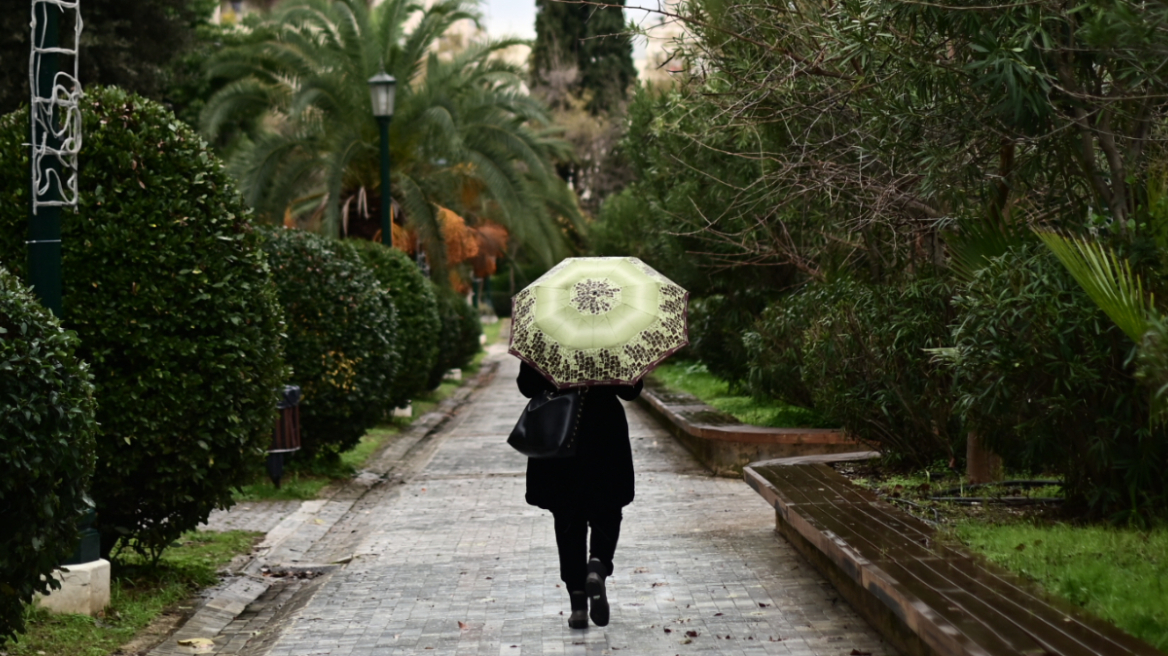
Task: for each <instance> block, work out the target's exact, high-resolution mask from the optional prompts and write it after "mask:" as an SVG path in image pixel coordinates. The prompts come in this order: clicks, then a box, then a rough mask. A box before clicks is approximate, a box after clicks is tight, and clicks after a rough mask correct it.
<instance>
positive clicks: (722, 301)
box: [687, 290, 766, 389]
mask: <svg viewBox="0 0 1168 656" xmlns="http://www.w3.org/2000/svg"><path fill="white" fill-rule="evenodd" d="M764 307H766V298H765V297H764V296H762V295H761V294H759V293H757V292H751V291H749V290H748V291H744V292H738V293H731V294H727V295H725V296H723V295H713V296H707V297H705V298H697V299H695V298H691V299H690V302H689V340H690V342H689V348H688V349H687V352H688V354H689V355H691V356H693V357H695V358H697V359H698V360H701V362H702V364H704V365H706V368H707V369H708V370H709V371H710V373H712V374H714V375H715V376H718V377H719V378H721V379H723V380H725V381H726V382H728V383H729V384H730V387H731V389H736V388H738V387H740V386H741V385H742V383H744V382H745V381H746V379H747V376H748V375H749V373H750V360H749V359H748V358H749V355H748V353H747V351H746V346H745V345H744V344H743V342H742V337H743V335H744V334H745V333H746V331H748V330H749V329H750V327H751V326H752V325H754V322H755V320H756V319H757V318H758V315H759V314H760V313H761V312H762V310H763V308H764Z"/></svg>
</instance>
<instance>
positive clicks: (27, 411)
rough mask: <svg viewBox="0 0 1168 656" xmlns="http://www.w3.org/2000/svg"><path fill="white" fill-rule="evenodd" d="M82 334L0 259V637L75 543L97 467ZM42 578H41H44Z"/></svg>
mask: <svg viewBox="0 0 1168 656" xmlns="http://www.w3.org/2000/svg"><path fill="white" fill-rule="evenodd" d="M76 350H77V337H76V335H74V334H73V333H70V332H66V331H65V330H63V329H62V328H61V326H60V323H59V322H58V321H57V319H56V318H55V317H53V315H52V314H51V313H50V312H49V311H48V310H46V309H44V308H43V307H41V306H40V305H39V304H38V303H37V302H36V300H35V299H34V298H33V297H32V294H31V293H29V291H28V290H27V289H25V288H24V286H23V285H21V283H20V281H19V280H17V278H16V276H14V275H12V274H10V273H9V272H8V271H6V270H5V269H4V268H3V267H0V471H2V472H4V474H3V476H0V526H3V527H4V530H3V531H0V643H3V642H4V639H5V638H6V637H9V636H12V635H14V634H15V633H18V632H20V631H21V630H23V628H24V609H23V604H25V603H28V602H29V601H31V600H32V597H33V594H34V593H36V592H42V593H44V592H48V591H49V588H50V586H52V587H53V588H57V587H60V583H59V582H58V581H57V580H56V579H52V578H48V577H49V575H50V574H51V573H52V571H53V569H54V568H56V567H57V565H58V564H60V563H61V562H62V561H64V560H65V558H66V557H68V556H69V554H71V553H72V552H73V550H74V549H75V548H76V546H77V519H78V518H79V517H80V515H81V514H82V513H83V512H85V511H87V510H88V508H89V504H88V502H87V500H86V498H85V490H86V488H87V487H88V485H89V481H90V477H91V476H92V475H93V453H94V439H93V436H94V433H95V431H96V430H97V423H96V422H95V421H94V409H95V408H94V402H93V384H92V383H91V382H90V380H89V371H88V367H87V366H86V364H85V363H84V362H82V361H81V359H79V358H78V357H77V355H76ZM42 577H44V578H42Z"/></svg>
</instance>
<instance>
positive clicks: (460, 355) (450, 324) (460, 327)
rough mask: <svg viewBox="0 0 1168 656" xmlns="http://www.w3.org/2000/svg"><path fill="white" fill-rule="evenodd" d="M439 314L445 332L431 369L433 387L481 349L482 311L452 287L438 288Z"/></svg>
mask: <svg viewBox="0 0 1168 656" xmlns="http://www.w3.org/2000/svg"><path fill="white" fill-rule="evenodd" d="M438 316H439V317H440V318H441V320H442V332H441V337H440V338H439V341H438V361H437V363H436V364H435V365H434V368H433V369H431V370H430V381H429V387H430V389H434V388H435V387H438V385H440V384H442V376H444V375H445V374H446V372H447V371H449V370H451V369H461V368H463V367H466V366H467V365H469V364H470V363H471V361H473V360H474V356H475V355H477V354H478V352H479V350H480V349H481V345H480V344H479V335H482V334H483V326H482V323H481V322H480V321H479V313H478V312H477V311H476V310H475V309H474V308H472V307H471V306H470V303H467V302H466V299H465V298H463V297H462V296H460V295H458V294H457V293H455V292H454V291H452V290H450V289H439V290H438Z"/></svg>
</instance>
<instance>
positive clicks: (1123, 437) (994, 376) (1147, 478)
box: [949, 247, 1168, 515]
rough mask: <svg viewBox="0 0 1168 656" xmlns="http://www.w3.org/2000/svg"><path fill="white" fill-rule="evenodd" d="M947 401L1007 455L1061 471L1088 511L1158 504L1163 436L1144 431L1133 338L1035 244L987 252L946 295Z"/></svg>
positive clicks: (1167, 458)
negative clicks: (949, 307) (994, 254)
mask: <svg viewBox="0 0 1168 656" xmlns="http://www.w3.org/2000/svg"><path fill="white" fill-rule="evenodd" d="M954 303H955V305H956V307H957V308H958V310H959V311H960V312H961V316H960V318H959V320H958V322H957V323H956V326H955V328H954V329H953V342H954V345H955V349H954V352H953V354H952V355H951V357H950V358H949V362H950V363H951V366H952V370H953V373H954V375H955V393H956V400H957V408H958V409H959V411H960V412H961V413H962V415H963V417H964V418H965V421H966V423H967V424H968V426H969V428H970V429H971V430H974V431H977V433H978V435H980V436H983V437H984V439H985V441H986V443H987V445H988V446H990V447H991V448H992V449H993V450H995V451H996V452H998V453H999V454H1001V455H1002V456H1003V457H1004V458H1005V459H1006V462H1007V463H1008V464H1013V465H1014V466H1022V467H1030V468H1033V469H1043V470H1048V471H1050V470H1053V471H1055V472H1058V473H1061V474H1063V475H1064V476H1065V482H1064V485H1063V489H1064V491H1065V494H1066V496H1067V500H1068V503H1069V505H1070V506H1071V507H1072V508H1074V509H1075V510H1086V511H1089V512H1092V513H1093V514H1095V515H1112V514H1115V513H1121V512H1123V513H1131V512H1134V513H1136V514H1140V513H1142V512H1145V511H1153V512H1155V511H1157V508H1158V509H1159V511H1161V512H1162V509H1163V508H1164V504H1165V502H1168V478H1165V476H1164V467H1165V463H1168V440H1166V439H1165V437H1166V436H1165V432H1164V429H1163V428H1157V429H1156V430H1151V429H1150V428H1149V420H1148V398H1147V392H1146V390H1144V389H1142V388H1140V387H1139V386H1138V384H1137V382H1136V380H1135V378H1134V376H1133V374H1132V368H1133V367H1132V363H1130V362H1129V358H1130V354H1131V352H1132V349H1133V347H1134V345H1133V344H1132V343H1131V341H1130V340H1129V339H1127V338H1126V337H1125V336H1124V334H1123V333H1122V332H1121V331H1120V330H1119V329H1118V328H1116V327H1115V325H1114V323H1113V322H1112V321H1111V320H1109V319H1108V318H1107V317H1106V316H1105V315H1104V314H1103V313H1102V312H1101V311H1100V310H1099V309H1098V308H1097V307H1096V306H1095V305H1094V304H1093V303H1092V302H1091V301H1090V300H1089V299H1088V298H1087V296H1086V294H1085V293H1083V291H1082V290H1081V288H1080V287H1079V286H1078V285H1077V284H1076V283H1075V281H1074V280H1073V279H1072V278H1071V276H1070V274H1069V273H1067V271H1066V269H1064V268H1063V266H1062V265H1060V264H1059V262H1058V261H1057V260H1056V259H1055V258H1054V256H1053V255H1052V254H1051V253H1049V252H1048V251H1047V250H1046V249H1043V248H1041V247H1030V248H1026V249H1022V250H1016V251H1012V252H1010V253H1008V254H1006V255H1004V256H1002V257H1000V258H996V259H994V260H992V261H991V262H990V263H989V265H988V266H986V267H985V268H983V269H982V270H981V271H979V272H978V273H977V275H976V277H975V279H974V280H973V281H972V282H971V283H970V284H969V285H968V286H967V287H966V288H965V289H964V290H962V291H961V293H960V294H958V295H957V297H956V299H955V301H954Z"/></svg>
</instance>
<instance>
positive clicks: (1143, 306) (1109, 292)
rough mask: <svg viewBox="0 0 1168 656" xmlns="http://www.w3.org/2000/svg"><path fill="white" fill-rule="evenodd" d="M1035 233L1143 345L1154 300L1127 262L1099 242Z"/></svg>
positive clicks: (1123, 328)
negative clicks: (1145, 290) (1145, 291)
mask: <svg viewBox="0 0 1168 656" xmlns="http://www.w3.org/2000/svg"><path fill="white" fill-rule="evenodd" d="M1036 232H1037V234H1038V238H1039V239H1041V240H1042V243H1044V244H1046V246H1047V248H1049V249H1050V250H1051V252H1053V253H1054V254H1055V257H1057V258H1058V259H1059V261H1060V262H1062V264H1063V266H1064V267H1066V269H1067V271H1069V272H1070V274H1071V276H1072V277H1073V278H1074V279H1075V282H1077V283H1079V286H1080V287H1082V288H1083V291H1085V292H1087V296H1089V297H1090V298H1091V300H1092V301H1094V302H1095V304H1096V305H1098V306H1099V309H1100V310H1103V313H1104V314H1106V315H1107V316H1108V317H1109V318H1111V320H1112V321H1114V322H1115V325H1116V326H1119V329H1120V330H1122V331H1123V332H1124V334H1126V335H1127V336H1128V337H1130V338H1131V339H1132V341H1133V342H1135V343H1136V344H1139V343H1141V342H1142V340H1143V338H1144V334H1145V333H1147V331H1148V327H1149V325H1150V324H1149V320H1150V317H1151V313H1152V298H1151V297H1150V295H1148V294H1145V293H1144V285H1143V281H1141V280H1140V277H1139V276H1138V275H1136V274H1134V273H1132V270H1131V265H1130V264H1129V263H1128V261H1127V260H1125V259H1121V258H1120V257H1119V256H1118V255H1116V253H1115V251H1113V250H1112V249H1110V248H1108V247H1106V246H1104V245H1102V244H1100V243H1098V242H1093V241H1087V240H1085V239H1082V238H1079V237H1069V236H1066V235H1061V234H1059V233H1056V232H1046V231H1036Z"/></svg>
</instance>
